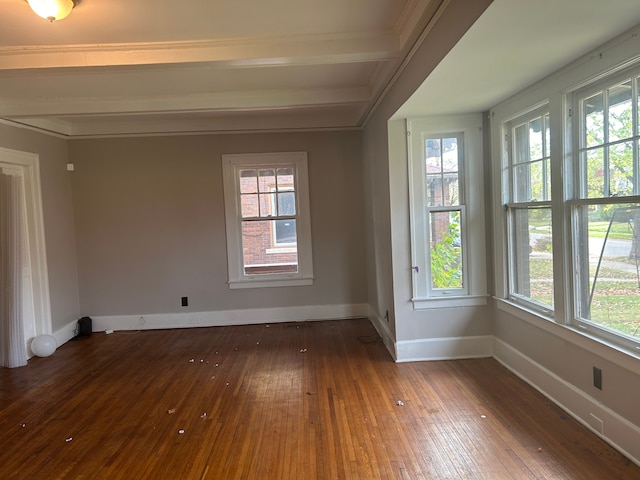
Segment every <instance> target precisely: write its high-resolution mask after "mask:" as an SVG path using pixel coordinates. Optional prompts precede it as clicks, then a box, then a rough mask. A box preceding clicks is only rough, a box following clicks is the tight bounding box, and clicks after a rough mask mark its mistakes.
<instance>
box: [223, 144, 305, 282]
mask: <svg viewBox="0 0 640 480" xmlns="http://www.w3.org/2000/svg"><path fill="white" fill-rule="evenodd" d="M222 166H223V176H224V195H225V217H226V228H227V257H228V267H229V286H230V287H231V288H248V287H276V286H296V285H311V284H312V283H313V266H312V259H311V224H310V218H309V192H308V173H307V156H306V153H305V152H285V153H265V154H240V155H223V157H222Z"/></svg>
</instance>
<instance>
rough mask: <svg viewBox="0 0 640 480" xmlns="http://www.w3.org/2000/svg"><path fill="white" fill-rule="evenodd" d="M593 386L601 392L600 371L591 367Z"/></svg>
mask: <svg viewBox="0 0 640 480" xmlns="http://www.w3.org/2000/svg"><path fill="white" fill-rule="evenodd" d="M593 386H594V387H596V388H597V389H599V390H602V370H600V369H599V368H598V367H593Z"/></svg>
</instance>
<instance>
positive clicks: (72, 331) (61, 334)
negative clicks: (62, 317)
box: [52, 320, 78, 347]
mask: <svg viewBox="0 0 640 480" xmlns="http://www.w3.org/2000/svg"><path fill="white" fill-rule="evenodd" d="M77 327H78V320H74V321H72V322H69V323H67V324H66V325H65V326H63V327H62V328H59V329H58V330H56V331H55V332H53V333H52V335H53V336H54V338H55V339H56V343H57V344H58V347H60V346H62V345H64V344H65V343H67V342H68V341H69V340H71V339H72V338H73V337H75V336H76V329H77Z"/></svg>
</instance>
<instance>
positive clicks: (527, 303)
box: [501, 101, 564, 319]
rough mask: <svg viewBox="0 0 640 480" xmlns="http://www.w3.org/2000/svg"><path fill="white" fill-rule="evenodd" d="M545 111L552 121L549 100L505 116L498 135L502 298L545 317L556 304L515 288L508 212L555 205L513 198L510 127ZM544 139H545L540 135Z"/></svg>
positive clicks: (512, 140)
mask: <svg viewBox="0 0 640 480" xmlns="http://www.w3.org/2000/svg"><path fill="white" fill-rule="evenodd" d="M546 115H549V118H550V123H551V122H552V119H553V117H552V116H551V114H550V111H549V103H548V101H545V102H544V103H543V104H542V105H535V106H534V107H532V108H529V109H526V110H525V111H523V112H521V113H519V114H518V115H516V116H514V117H513V118H510V119H508V120H506V121H505V122H504V123H503V124H502V129H501V131H502V135H501V138H503V139H504V141H505V145H504V156H503V159H502V165H503V169H504V171H505V177H504V184H503V186H502V188H503V190H504V198H505V199H506V203H505V204H504V205H505V225H506V236H507V240H506V242H505V245H506V247H507V249H506V251H505V254H506V268H507V281H506V287H507V293H506V295H505V298H507V297H508V298H509V300H510V301H512V302H513V303H515V304H519V305H522V306H523V308H525V309H527V310H529V309H530V310H533V311H535V312H537V313H538V314H540V315H541V316H542V317H544V318H547V319H553V317H554V310H555V308H549V306H547V305H544V304H542V303H539V302H537V301H535V300H534V299H532V298H529V297H526V296H524V295H520V294H518V293H516V292H515V290H516V286H515V284H516V280H517V278H516V277H517V274H516V273H515V270H516V266H515V256H514V250H515V247H514V245H513V241H514V237H513V235H512V229H513V226H514V225H513V224H512V221H513V217H512V216H511V214H512V213H513V212H514V210H515V209H518V208H521V209H525V210H532V209H535V208H548V209H549V210H550V211H551V212H552V214H553V211H554V208H555V207H554V202H553V201H552V200H529V201H516V200H515V199H514V197H515V194H514V190H515V172H514V163H513V161H512V158H513V156H514V155H515V153H514V149H513V142H514V138H513V129H514V127H515V125H514V124H516V123H518V124H522V123H526V122H529V121H531V120H533V119H535V118H537V117H544V116H546ZM563 118H564V117H563ZM543 136H544V133H543ZM543 141H545V140H544V139H543ZM553 143H554V142H553V139H551V140H550V145H548V146H547V148H548V149H549V151H550V150H551V144H553ZM551 160H552V159H550V165H552V164H553V162H552V161H551ZM548 174H551V171H549V172H548ZM550 188H551V190H553V185H551V187H550ZM549 196H550V197H551V199H553V198H554V196H553V194H552V191H550V192H549ZM557 203H558V202H557V201H556V202H555V204H557ZM554 236H555V232H554ZM554 251H555V250H554ZM555 257H557V255H554V260H553V261H554V262H555ZM554 281H555V278H554ZM554 300H555V295H554Z"/></svg>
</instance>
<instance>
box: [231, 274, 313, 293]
mask: <svg viewBox="0 0 640 480" xmlns="http://www.w3.org/2000/svg"><path fill="white" fill-rule="evenodd" d="M228 283H229V288H230V289H232V290H234V289H239V288H271V287H303V286H309V285H313V277H307V278H291V279H285V278H274V279H261V280H253V279H250V280H232V281H229V282H228Z"/></svg>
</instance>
